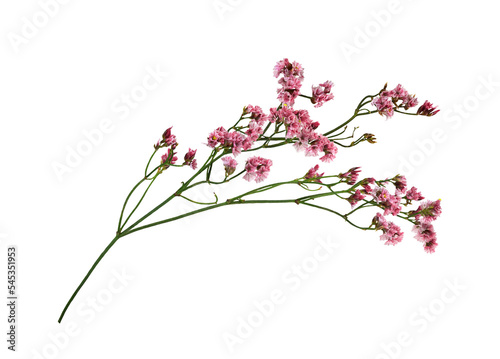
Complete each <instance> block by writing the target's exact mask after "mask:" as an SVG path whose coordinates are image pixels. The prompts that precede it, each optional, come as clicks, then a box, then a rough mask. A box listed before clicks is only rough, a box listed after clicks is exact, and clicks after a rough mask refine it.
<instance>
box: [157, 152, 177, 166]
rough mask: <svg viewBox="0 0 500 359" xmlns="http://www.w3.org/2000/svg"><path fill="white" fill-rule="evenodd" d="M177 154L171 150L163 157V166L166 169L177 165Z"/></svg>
mask: <svg viewBox="0 0 500 359" xmlns="http://www.w3.org/2000/svg"><path fill="white" fill-rule="evenodd" d="M176 154H177V153H176V152H174V151H173V150H172V149H171V148H169V149H168V152H167V153H165V154H164V155H163V156H161V164H162V165H163V166H164V167H165V168H168V167H169V166H170V165H173V164H175V161H177V156H175V155H176Z"/></svg>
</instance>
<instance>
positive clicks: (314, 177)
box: [304, 165, 325, 183]
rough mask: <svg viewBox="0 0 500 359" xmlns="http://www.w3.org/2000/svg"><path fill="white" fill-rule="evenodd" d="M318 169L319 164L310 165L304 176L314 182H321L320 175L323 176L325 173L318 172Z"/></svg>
mask: <svg viewBox="0 0 500 359" xmlns="http://www.w3.org/2000/svg"><path fill="white" fill-rule="evenodd" d="M318 170H319V165H316V166H314V167H312V168H311V169H310V170H309V171H307V173H306V174H305V176H304V178H305V179H308V180H311V181H314V182H318V183H321V177H323V175H324V174H325V173H324V172H323V173H321V174H319V173H318Z"/></svg>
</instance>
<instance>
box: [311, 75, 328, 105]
mask: <svg viewBox="0 0 500 359" xmlns="http://www.w3.org/2000/svg"><path fill="white" fill-rule="evenodd" d="M332 86H333V82H331V81H326V82H324V83H322V84H319V86H312V99H311V102H312V103H313V104H314V107H321V106H323V104H324V103H325V102H328V101H330V100H332V99H333V94H331V93H330V91H331V90H332Z"/></svg>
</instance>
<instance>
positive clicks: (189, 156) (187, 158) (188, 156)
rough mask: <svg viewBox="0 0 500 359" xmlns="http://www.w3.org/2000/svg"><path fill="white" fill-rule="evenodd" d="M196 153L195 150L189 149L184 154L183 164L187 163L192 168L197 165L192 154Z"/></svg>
mask: <svg viewBox="0 0 500 359" xmlns="http://www.w3.org/2000/svg"><path fill="white" fill-rule="evenodd" d="M195 155H196V150H192V149H189V151H187V153H186V154H185V155H184V163H183V164H184V165H188V166H189V167H191V168H192V169H194V170H195V169H196V167H198V164H197V163H196V160H195V158H194V156H195Z"/></svg>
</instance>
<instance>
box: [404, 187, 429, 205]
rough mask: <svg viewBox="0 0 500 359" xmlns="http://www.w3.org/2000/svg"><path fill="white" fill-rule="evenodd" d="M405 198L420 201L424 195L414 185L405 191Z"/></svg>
mask: <svg viewBox="0 0 500 359" xmlns="http://www.w3.org/2000/svg"><path fill="white" fill-rule="evenodd" d="M406 199H407V200H409V201H410V202H411V201H421V200H423V199H425V197H424V196H422V194H421V193H420V192H418V190H417V189H416V188H415V187H412V188H410V190H409V191H408V192H406Z"/></svg>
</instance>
